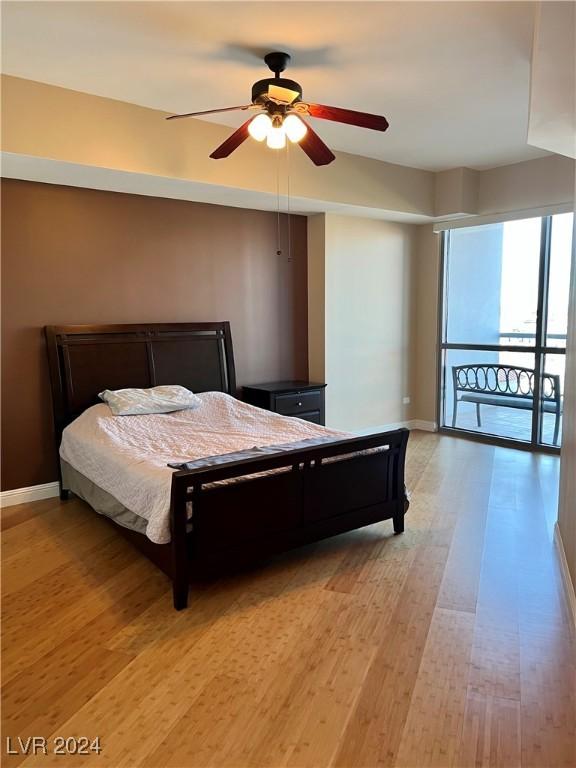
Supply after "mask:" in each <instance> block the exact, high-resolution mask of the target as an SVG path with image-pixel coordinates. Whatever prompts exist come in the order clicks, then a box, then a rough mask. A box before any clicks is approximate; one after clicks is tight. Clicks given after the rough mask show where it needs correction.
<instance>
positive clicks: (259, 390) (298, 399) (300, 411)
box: [242, 381, 326, 424]
mask: <svg viewBox="0 0 576 768" xmlns="http://www.w3.org/2000/svg"><path fill="white" fill-rule="evenodd" d="M325 388H326V384H318V383H314V382H311V381H272V382H269V383H267V384H253V385H251V386H249V387H243V388H242V393H243V397H244V401H245V402H246V403H250V405H256V406H258V408H265V409H266V410H267V411H274V413H280V414H281V415H282V416H297V417H298V418H299V419H306V421H312V422H314V424H324V390H325Z"/></svg>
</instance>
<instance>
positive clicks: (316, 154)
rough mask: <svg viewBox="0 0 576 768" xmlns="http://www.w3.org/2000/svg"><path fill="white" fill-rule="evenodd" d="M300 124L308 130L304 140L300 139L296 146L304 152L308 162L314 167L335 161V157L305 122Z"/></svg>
mask: <svg viewBox="0 0 576 768" xmlns="http://www.w3.org/2000/svg"><path fill="white" fill-rule="evenodd" d="M300 119H301V120H302V118H300ZM302 122H303V123H304V124H305V125H306V128H308V130H307V131H306V135H305V136H304V138H302V139H300V141H299V142H298V144H299V145H300V147H301V148H302V149H303V150H304V152H306V154H307V155H308V157H309V158H310V160H312V162H313V163H314V165H328V163H331V162H332V160H336V156H335V155H334V154H333V152H332V151H331V150H330V148H329V147H327V146H326V144H324V142H323V141H322V139H321V138H320V136H318V134H317V133H316V132H315V131H313V130H312V128H311V127H310V126H309V125H308V123H307V122H306V121H305V120H302Z"/></svg>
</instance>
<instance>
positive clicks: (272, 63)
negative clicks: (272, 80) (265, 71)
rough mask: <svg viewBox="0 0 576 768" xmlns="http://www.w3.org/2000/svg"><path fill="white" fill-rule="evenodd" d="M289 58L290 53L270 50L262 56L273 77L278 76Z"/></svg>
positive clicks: (288, 61) (288, 62)
mask: <svg viewBox="0 0 576 768" xmlns="http://www.w3.org/2000/svg"><path fill="white" fill-rule="evenodd" d="M290 59H291V56H290V54H289V53H285V52H284V51H272V52H271V53H267V54H266V56H264V61H265V62H266V64H267V65H268V67H269V68H270V69H271V70H272V72H274V75H275V77H280V74H281V72H284V70H285V69H286V67H287V66H288V64H290Z"/></svg>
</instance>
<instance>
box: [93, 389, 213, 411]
mask: <svg viewBox="0 0 576 768" xmlns="http://www.w3.org/2000/svg"><path fill="white" fill-rule="evenodd" d="M98 397H99V398H100V399H101V400H104V402H105V403H107V404H108V405H109V406H110V410H111V411H112V413H113V414H114V416H142V415H144V414H146V413H171V412H172V411H183V410H184V409H187V408H198V406H199V405H201V403H202V401H201V400H200V398H199V397H197V396H196V395H195V394H194V393H193V392H190V390H189V389H186V387H180V386H178V385H177V384H174V385H166V386H162V387H151V388H150V389H116V390H111V389H105V390H104V392H100V394H99V395H98Z"/></svg>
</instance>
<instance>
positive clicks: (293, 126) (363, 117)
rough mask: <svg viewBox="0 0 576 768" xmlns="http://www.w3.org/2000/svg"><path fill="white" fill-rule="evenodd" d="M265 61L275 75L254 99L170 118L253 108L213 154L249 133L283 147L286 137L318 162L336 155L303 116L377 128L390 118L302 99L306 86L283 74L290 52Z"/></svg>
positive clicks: (222, 153) (224, 152) (256, 89)
mask: <svg viewBox="0 0 576 768" xmlns="http://www.w3.org/2000/svg"><path fill="white" fill-rule="evenodd" d="M264 61H265V62H266V64H267V65H268V67H269V68H270V69H271V70H272V72H273V73H274V77H270V78H266V79H264V80H258V82H256V83H254V85H253V86H252V102H251V103H250V104H243V105H241V106H238V107H225V108H224V109H207V110H204V111H203V112H187V113H186V114H184V115H171V116H170V117H167V118H166V119H167V120H180V119H182V118H184V117H200V116H202V115H215V114H218V113H220V112H235V111H239V110H242V111H246V110H250V111H253V112H256V113H257V114H256V115H255V116H253V117H250V119H249V120H247V121H246V122H245V123H243V124H242V125H241V126H240V128H238V129H237V130H236V131H234V133H232V134H231V135H230V136H229V137H228V138H227V139H226V141H224V142H223V143H222V144H221V145H220V146H219V147H217V148H216V149H215V150H214V152H212V154H211V155H210V157H212V158H214V160H220V159H221V158H224V157H228V156H229V155H231V154H232V152H234V150H235V149H238V147H239V146H240V144H242V142H244V141H245V140H246V139H247V138H248V136H252V138H254V139H256V141H264V139H266V143H267V145H268V146H269V147H270V148H271V149H282V148H283V147H284V146H286V138H288V139H289V140H290V141H292V142H295V143H298V144H300V146H301V147H302V149H303V150H304V152H305V153H306V154H307V155H308V157H309V158H310V160H312V162H313V163H315V164H316V165H328V163H331V162H332V161H333V160H335V159H336V158H335V156H334V154H333V153H332V151H331V150H330V149H329V147H327V146H326V144H325V143H324V142H323V141H322V139H321V138H320V136H318V134H317V133H315V132H314V131H313V130H312V128H311V127H310V125H309V124H308V123H307V122H306V121H305V120H304V119H303V117H317V118H320V119H321V120H332V121H334V122H336V123H346V124H348V125H357V126H360V127H361V128H370V129H371V130H373V131H385V130H386V129H387V128H388V121H387V120H386V118H385V117H381V116H380V115H371V114H369V113H367V112H356V111H355V110H353V109H341V108H340V107H327V106H325V105H324V104H310V103H307V102H304V101H302V87H301V86H300V84H299V83H297V82H296V81H295V80H289V79H287V78H285V77H281V76H280V75H281V73H282V72H284V70H285V69H286V67H287V66H288V64H289V62H290V54H288V53H283V52H281V51H274V52H272V53H268V54H266V56H265V57H264Z"/></svg>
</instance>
